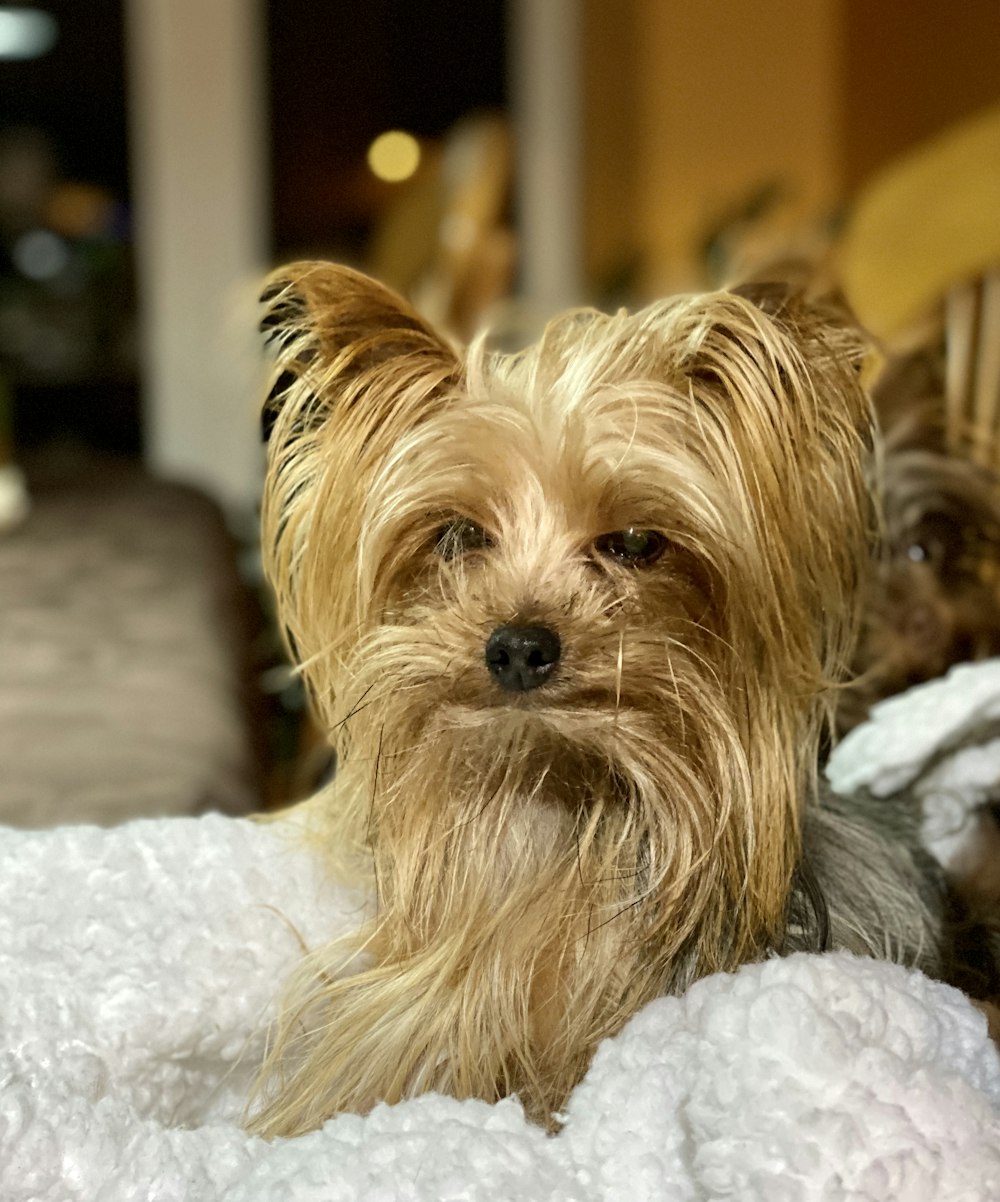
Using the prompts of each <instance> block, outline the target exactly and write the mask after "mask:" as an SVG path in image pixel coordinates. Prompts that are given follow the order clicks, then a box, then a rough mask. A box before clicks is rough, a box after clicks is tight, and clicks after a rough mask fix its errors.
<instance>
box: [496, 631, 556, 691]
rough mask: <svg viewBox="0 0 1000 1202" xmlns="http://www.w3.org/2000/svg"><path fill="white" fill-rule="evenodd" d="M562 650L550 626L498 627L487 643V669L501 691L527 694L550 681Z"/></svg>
mask: <svg viewBox="0 0 1000 1202" xmlns="http://www.w3.org/2000/svg"><path fill="white" fill-rule="evenodd" d="M560 651H561V644H560V642H559V636H558V635H557V634H556V632H555V631H554V630H550V629H549V628H548V627H547V626H498V627H497V628H496V630H494V631H493V633H492V634H491V635H490V637H489V638H488V639H487V640H486V666H487V668H488V669H489V672H490V675H491V676H492V677H493V679H494V680H495V681H496V682H497V684H498V685H499V686H500V687H501V688H502V689H506V690H507V691H508V692H509V693H526V692H527V691H528V690H529V689H537V688H538V686H539V685H543V684H544V683H545V682H546V680H548V678H549V677H550V676H551V675H552V670H553V668H554V667H555V666H556V664H557V663H558V662H559V654H560Z"/></svg>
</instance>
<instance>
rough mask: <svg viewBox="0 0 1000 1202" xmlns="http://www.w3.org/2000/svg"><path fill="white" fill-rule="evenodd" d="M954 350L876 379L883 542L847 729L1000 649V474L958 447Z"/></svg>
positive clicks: (845, 712) (912, 359) (897, 366)
mask: <svg viewBox="0 0 1000 1202" xmlns="http://www.w3.org/2000/svg"><path fill="white" fill-rule="evenodd" d="M943 397H944V378H943V362H942V357H941V355H940V354H939V353H937V351H936V348H934V347H932V346H928V347H926V348H922V349H920V350H918V351H916V352H913V353H912V354H909V355H906V356H903V357H901V358H899V359H898V360H896V361H894V362H892V363H890V365H889V367H888V368H887V370H886V371H885V373H884V374H883V376H882V377H881V379H880V381H879V382H878V384H877V385H876V387H875V389H874V401H875V405H876V410H877V413H878V417H879V421H880V425H881V427H882V430H883V447H884V452H883V467H882V509H883V520H884V539H883V546H882V549H881V552H880V554H879V555H877V556H876V558H875V561H874V564H873V569H872V573H871V577H870V580H869V582H868V585H867V588H866V594H865V614H864V621H863V624H862V631H861V638H860V641H859V645H858V653H857V655H856V657H855V660H854V665H853V666H854V671H855V673H856V675H857V677H858V679H857V681H856V683H855V684H854V685H852V686H851V687H850V688H848V689H846V690H845V692H844V694H843V697H842V701H841V704H840V707H839V710H838V726H839V728H840V730H841V731H847V730H850V729H851V728H852V727H854V726H856V725H857V723H858V722H861V721H863V720H864V719H865V718H866V717H867V715H868V712H869V710H870V708H871V706H872V705H873V704H874V703H875V702H876V701H880V700H882V699H883V698H885V697H889V696H892V695H894V694H896V693H900V692H902V691H903V690H904V689H907V688H909V687H911V686H912V685H915V684H920V683H922V682H924V681H927V680H932V679H934V678H936V677H938V676H942V675H944V674H945V672H947V670H948V669H949V668H950V667H951V666H952V665H954V664H957V663H962V662H966V661H971V660H981V659H986V658H988V657H990V656H993V655H1000V480H998V478H997V475H996V473H995V472H994V471H992V470H990V469H989V468H987V467H984V466H980V465H979V464H976V463H974V462H972V461H971V459H970V458H969V457H960V456H959V455H956V454H954V453H953V452H951V451H950V450H949V448H948V447H947V445H946V440H945V430H944V402H943Z"/></svg>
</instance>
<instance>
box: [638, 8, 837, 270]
mask: <svg viewBox="0 0 1000 1202" xmlns="http://www.w3.org/2000/svg"><path fill="white" fill-rule="evenodd" d="M634 2H635V3H636V5H637V10H638V20H639V26H640V32H639V36H638V46H639V60H638V72H637V74H638V79H639V89H640V100H639V106H638V107H639V122H638V126H637V129H636V140H637V144H638V148H639V150H638V163H639V168H638V188H637V196H636V200H637V206H636V213H637V219H638V223H639V226H640V228H641V229H642V231H643V242H644V249H645V252H646V256H647V260H648V268H647V272H646V279H645V286H646V289H647V291H651V292H653V293H656V292H662V291H664V290H666V289H670V288H673V287H686V286H689V284H697V283H698V282H700V279H699V274H698V271H697V264H696V262H695V261H694V260H693V257H692V253H693V249H694V247H695V246H696V245H697V243H698V241H699V237H700V235H701V233H702V231H703V229H704V228H705V225H706V222H707V221H710V220H713V219H714V218H716V217H717V216H718V215H719V214H721V213H723V212H724V211H726V210H728V209H730V208H732V206H733V205H734V204H735V203H738V202H739V201H740V200H741V199H742V198H743V197H745V196H746V195H747V194H748V193H749V192H750V191H751V190H752V189H754V188H755V187H757V186H759V185H760V184H761V183H764V182H766V181H768V180H770V179H780V180H783V181H785V184H786V187H787V189H788V195H789V203H790V205H791V207H792V208H794V209H796V210H798V211H801V212H806V211H810V210H815V209H817V208H819V207H820V206H822V205H824V204H826V203H828V202H829V201H831V200H832V199H833V198H834V196H835V195H836V191H837V186H838V175H837V163H838V153H839V131H838V126H837V64H838V57H839V36H838V22H837V17H838V8H837V5H838V0H757V2H750V3H748V2H747V0H700V2H698V0H695V2H692V0H634Z"/></svg>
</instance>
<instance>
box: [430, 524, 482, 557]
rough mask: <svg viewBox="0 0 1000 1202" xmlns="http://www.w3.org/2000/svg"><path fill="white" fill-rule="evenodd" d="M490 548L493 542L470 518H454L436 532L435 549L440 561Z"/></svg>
mask: <svg viewBox="0 0 1000 1202" xmlns="http://www.w3.org/2000/svg"><path fill="white" fill-rule="evenodd" d="M492 546H493V540H492V539H491V538H490V536H489V535H488V534H487V533H486V531H485V530H484V529H483V528H482V526H480V525H479V524H478V523H476V522H473V521H472V520H471V519H470V518H455V519H454V520H453V521H451V522H448V523H447V525H445V526H442V527H441V529H440V530H439V531H438V533H437V544H436V547H435V549H436V551H437V553H438V555H440V556H441V558H442V559H455V558H457V557H458V556H459V555H465V554H466V553H467V552H469V551H480V550H482V549H483V548H484V547H492Z"/></svg>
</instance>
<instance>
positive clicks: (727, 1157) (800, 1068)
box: [0, 664, 1000, 1202]
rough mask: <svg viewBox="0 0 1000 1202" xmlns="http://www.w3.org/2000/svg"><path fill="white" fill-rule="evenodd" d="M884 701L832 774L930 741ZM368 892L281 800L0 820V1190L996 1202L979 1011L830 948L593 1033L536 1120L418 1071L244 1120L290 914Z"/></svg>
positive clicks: (293, 948)
mask: <svg viewBox="0 0 1000 1202" xmlns="http://www.w3.org/2000/svg"><path fill="white" fill-rule="evenodd" d="M989 671H992V673H993V676H992V677H991V678H990V679H991V684H990V685H989V688H988V689H987V688H986V686H983V688H984V690H985V691H986V692H989V694H990V698H991V699H992V701H993V703H994V704H996V702H997V699H998V698H1000V666H998V665H996V664H994V665H987V666H985V668H983V669H967V670H966V672H967V673H971V674H973V675H966V676H964V677H963V676H960V675H955V676H953V677H951V678H950V679H949V680H948V681H945V682H942V683H940V684H938V685H934V686H928V687H929V688H932V689H937V690H938V692H937V694H936V695H935V697H934V698H933V702H934V704H933V705H932V706H931V707H930V709H928V706H927V701H926V694H923V695H922V697H918V699H917V701H918V704H919V706H923V707H924V709H923V710H922V711H921V712H925V713H929V712H931V710H932V711H933V715H934V721H935V729H936V730H937V731H940V729H941V728H942V726H946V725H947V724H948V722H949V721H952V718H951V717H949V714H951V715H952V716H953V715H954V713H955V712H956V709H959V710H960V709H962V705H961V704H959V703H960V702H962V701H963V700H964V699H965V698H967V697H968V696H969V695H970V690H971V688H972V685H973V683H974V681H973V676H975V681H981V680H985V679H986V676H984V675H981V674H982V673H988V672H989ZM976 673H979V674H980V675H975V674H976ZM949 689H951V690H952V693H951V695H950V697H949V692H948V690H949ZM917 693H921V691H920V690H917ZM979 700H980V703H982V704H984V705H985V704H988V703H987V702H986V701H984V700H983V698H982V697H980V698H979ZM949 705H950V706H951V709H950V710H949ZM900 706H902V703H899V705H897V709H896V710H894V711H893V710H890V709H889V708H886V709H885V710H884V711H882V712H880V714H879V715H878V716H877V718H876V720H875V723H874V725H875V726H876V727H878V726H879V725H880V723H884V725H885V729H884V730H883V731H882V735H881V737H879V738H872V739H870V740H869V743H868V744H865V742H864V737H862V736H861V735H859V736H858V738H856V739H854V741H853V743H852V742H851V740H848V741H847V742H846V743H845V744H844V747H843V748H842V749H841V751H842V753H843V755H841V753H840V752H839V753H838V758H837V760H835V764H834V771H833V775H834V778H835V779H837V778H838V773H842V774H846V775H847V776H849V777H851V778H852V779H857V780H864V781H865V783H867V784H869V785H872V786H874V784H876V783H877V782H878V780H880V779H882V777H884V775H885V774H886V773H887V772H897V775H898V769H899V764H898V760H899V759H900V755H896V757H895V759H893V756H892V755H889V756H888V761H891V762H889V763H887V762H883V761H881V760H879V756H878V754H876V751H877V750H881V751H885V749H886V748H889V747H890V746H892V747H896V748H897V750H898V747H899V746H900V745H902V743H904V742H905V741H906V739H905V738H904V737H903V736H902V734H901V733H900V732H901V731H905V730H907V729H908V731H909V735H908V737H909V741H910V745H911V751H912V749H913V747H914V746H915V745H916V743H917V741H918V740H922V744H923V747H924V748H926V747H927V746H928V745H929V743H930V742H932V741H933V740H930V739H929V736H926V734H924V733H923V732H922V731H921V730H920V729H919V728H918V726H917V725H915V724H914V722H913V721H912V720H909V721H908V720H907V717H906V714H907V711H906V709H905V706H904V707H902V708H900ZM963 712H964V711H963ZM911 717H912V715H911ZM966 717H967V715H966ZM865 737H867V736H865ZM859 746H860V747H861V751H859V750H858V748H859ZM866 746H867V748H868V750H867V751H865V750H864V749H865V747H866ZM863 755H864V756H867V761H866V762H867V764H868V771H867V775H866V773H865V771H864V770H863V769H864V765H862V763H861V760H862V758H863ZM913 758H915V754H914V755H911V759H913ZM997 762H998V763H1000V756H998V758H997ZM953 786H954V782H952V787H953ZM977 787H978V786H977ZM364 902H365V899H364V898H362V897H359V896H356V895H351V894H349V893H347V892H346V891H344V890H338V889H337V888H334V887H332V886H330V885H328V884H326V883H324V882H323V880H322V879H321V877H320V874H319V873H318V872H317V870H316V866H315V865H314V864H313V862H312V861H311V859H310V855H309V853H308V852H307V851H306V850H305V849H304V847H303V846H302V845H301V841H300V837H299V832H298V830H297V829H296V827H295V825H294V824H293V823H290V822H279V823H274V824H270V825H255V824H253V823H251V822H248V821H245V820H240V819H231V818H223V817H217V816H216V817H204V818H200V819H186V818H175V819H161V820H156V821H145V822H135V823H132V824H129V825H126V826H122V827H118V828H117V829H113V830H98V829H96V828H93V827H75V828H63V829H60V830H55V831H51V832H17V831H0V1028H2V1032H3V1038H2V1040H0V1198H2V1199H3V1202H27V1200H28V1199H31V1200H32V1202H40V1200H49V1199H51V1200H52V1202H70V1200H77V1199H79V1200H81V1202H84V1200H85V1202H98V1200H99V1202H118V1200H122V1202H124V1200H129V1202H133V1200H145V1199H150V1200H154V1199H155V1200H156V1202H173V1200H181V1199H184V1200H196V1202H211V1200H214V1199H226V1200H227V1202H228V1200H233V1202H237V1200H238V1202H244V1200H245V1202H250V1200H262V1199H275V1200H277V1199H281V1200H285V1199H288V1200H295V1202H298V1200H302V1202H305V1200H315V1202H320V1200H321V1199H322V1202H341V1200H344V1202H346V1200H348V1199H359V1200H361V1199H364V1200H365V1202H392V1200H395V1199H414V1200H416V1199H427V1200H428V1202H430V1200H433V1202H445V1200H456V1202H457V1200H459V1199H462V1200H471V1199H491V1200H495V1199H503V1200H510V1202H519V1200H525V1202H527V1200H535V1199H538V1200H541V1199H546V1200H548V1202H555V1200H570V1199H573V1200H576V1202H591V1200H593V1202H597V1200H598V1199H601V1200H607V1202H610V1200H612V1199H613V1200H616V1202H618V1200H620V1202H640V1200H643V1199H650V1200H652V1199H664V1200H669V1202H679V1200H684V1202H688V1200H693V1199H730V1200H733V1202H736V1200H738V1202H754V1200H757V1199H759V1200H760V1202H765V1200H766V1202H784V1200H786V1199H787V1200H788V1202H792V1200H794V1202H802V1200H803V1199H823V1200H825V1202H833V1200H839V1199H843V1200H845V1202H847V1200H851V1202H856V1200H861V1199H872V1200H876V1199H877V1200H878V1202H886V1200H891V1199H900V1200H904V1202H921V1200H924V1199H926V1200H927V1202H932V1200H933V1202H951V1200H954V1202H959V1200H960V1199H961V1200H962V1202H980V1200H981V1202H996V1200H997V1199H1000V1057H998V1055H997V1052H996V1050H995V1048H994V1047H993V1045H992V1044H991V1043H990V1042H989V1041H988V1039H987V1036H986V1025H985V1021H984V1019H983V1018H982V1017H981V1015H980V1014H979V1013H978V1012H977V1011H976V1010H975V1009H973V1007H972V1006H971V1005H970V1004H969V1003H968V1002H967V1001H966V1000H965V999H964V998H962V997H961V996H960V995H959V994H958V993H956V992H955V991H953V990H951V989H949V988H947V987H945V986H943V985H939V984H936V983H934V982H931V981H929V980H927V979H926V978H924V977H922V976H920V975H919V974H917V973H911V972H907V971H905V970H903V969H900V968H896V967H893V966H890V965H885V964H877V963H872V962H867V961H862V960H856V959H852V958H850V957H847V956H796V957H792V958H790V959H787V960H771V961H768V962H766V963H763V964H756V965H751V966H748V967H747V968H745V969H743V970H742V971H740V972H738V973H736V974H735V975H733V976H718V977H712V978H709V979H707V980H705V981H702V982H700V983H699V984H698V985H696V986H695V987H694V988H692V989H691V990H690V991H689V992H688V993H687V994H686V995H685V996H683V997H679V998H664V999H662V1000H660V1001H657V1002H654V1003H652V1004H651V1005H649V1006H648V1007H646V1009H645V1010H643V1011H642V1012H641V1013H640V1014H638V1015H637V1016H636V1017H635V1019H633V1021H632V1022H631V1023H629V1025H628V1026H627V1027H626V1028H625V1030H624V1031H623V1032H622V1033H621V1034H620V1035H619V1036H618V1037H617V1038H616V1039H613V1040H610V1041H609V1042H607V1043H606V1044H604V1045H603V1046H602V1047H601V1048H600V1050H599V1051H598V1054H597V1056H596V1058H595V1061H594V1063H593V1066H592V1067H591V1070H590V1072H589V1073H588V1075H587V1077H586V1079H585V1080H584V1081H583V1083H582V1084H581V1085H580V1086H579V1088H578V1089H577V1090H576V1091H575V1093H574V1094H573V1096H572V1097H571V1099H570V1102H569V1105H568V1107H567V1112H566V1122H565V1126H564V1128H563V1130H562V1132H561V1134H559V1135H557V1136H555V1137H549V1136H546V1135H545V1134H543V1133H542V1132H541V1131H540V1130H539V1129H537V1128H535V1127H532V1126H530V1125H529V1124H527V1123H526V1122H525V1120H524V1117H523V1115H522V1113H521V1110H520V1108H519V1106H518V1103H517V1102H516V1101H514V1100H509V1101H506V1102H502V1103H500V1104H498V1105H495V1106H490V1105H486V1104H485V1103H481V1102H456V1101H454V1100H452V1099H448V1098H442V1097H437V1096H428V1097H423V1098H419V1099H417V1100H415V1101H412V1102H407V1103H404V1104H402V1105H399V1106H395V1107H384V1106H383V1107H379V1108H378V1109H376V1110H375V1111H374V1112H373V1113H372V1114H370V1115H369V1116H367V1117H365V1118H360V1117H356V1116H353V1115H344V1116H341V1117H340V1118H337V1119H334V1120H332V1121H331V1122H329V1123H327V1124H326V1126H325V1127H324V1128H323V1129H322V1130H320V1131H316V1132H314V1133H312V1134H310V1135H307V1136H303V1137H301V1138H299V1139H295V1140H276V1141H274V1142H273V1143H265V1142H263V1141H261V1140H258V1139H254V1138H250V1137H249V1136H247V1135H246V1134H244V1132H243V1131H242V1130H241V1127H240V1123H239V1118H240V1111H241V1106H242V1100H243V1097H244V1095H245V1090H246V1087H247V1083H248V1081H249V1079H250V1076H251V1074H252V1072H253V1068H254V1065H255V1063H256V1061H257V1060H258V1058H259V1056H260V1053H261V1047H262V1031H263V1027H264V1023H265V1020H266V1017H267V1014H268V1012H269V1008H270V1007H271V1005H272V1003H273V999H274V994H275V992H276V990H277V989H278V987H279V985H280V982H281V980H282V978H283V976H284V975H285V973H286V972H287V970H288V969H289V967H290V966H291V965H292V964H293V963H294V962H295V961H296V959H297V957H298V956H299V954H300V952H299V942H298V937H299V936H301V938H302V939H304V940H305V942H306V943H308V944H310V945H315V944H316V943H317V942H319V941H321V940H322V939H325V938H327V937H329V936H330V935H332V934H335V933H337V932H338V931H341V930H343V929H345V927H347V926H349V925H350V924H353V923H355V922H356V921H357V919H358V916H359V914H360V912H361V910H362V908H363V906H364Z"/></svg>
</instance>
